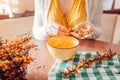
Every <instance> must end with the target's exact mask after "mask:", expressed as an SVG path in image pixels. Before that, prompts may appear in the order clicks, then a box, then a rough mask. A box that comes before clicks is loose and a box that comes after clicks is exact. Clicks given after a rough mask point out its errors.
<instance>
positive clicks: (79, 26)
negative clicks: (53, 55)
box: [71, 22, 93, 39]
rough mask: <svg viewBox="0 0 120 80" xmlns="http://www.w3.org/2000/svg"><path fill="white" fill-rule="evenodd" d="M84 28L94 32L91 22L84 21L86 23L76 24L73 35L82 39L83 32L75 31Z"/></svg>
mask: <svg viewBox="0 0 120 80" xmlns="http://www.w3.org/2000/svg"><path fill="white" fill-rule="evenodd" d="M80 29H82V30H84V31H86V32H92V31H93V26H92V24H91V23H87V22H84V23H80V24H78V25H76V26H75V28H74V29H73V31H72V32H71V35H72V36H74V37H76V38H78V39H81V38H82V37H84V35H83V34H81V33H79V32H78V33H77V32H75V30H80Z"/></svg>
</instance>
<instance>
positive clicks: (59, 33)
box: [58, 31, 70, 36]
mask: <svg viewBox="0 0 120 80" xmlns="http://www.w3.org/2000/svg"><path fill="white" fill-rule="evenodd" d="M58 35H59V36H64V35H66V36H67V35H70V33H68V32H63V31H58Z"/></svg>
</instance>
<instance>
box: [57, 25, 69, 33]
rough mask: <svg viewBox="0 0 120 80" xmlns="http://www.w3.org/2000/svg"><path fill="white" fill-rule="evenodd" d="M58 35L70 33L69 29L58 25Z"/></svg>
mask: <svg viewBox="0 0 120 80" xmlns="http://www.w3.org/2000/svg"><path fill="white" fill-rule="evenodd" d="M58 35H70V31H69V30H68V29H67V28H66V27H64V26H62V25H59V28H58Z"/></svg>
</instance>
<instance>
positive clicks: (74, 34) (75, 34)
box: [70, 32, 82, 39]
mask: <svg viewBox="0 0 120 80" xmlns="http://www.w3.org/2000/svg"><path fill="white" fill-rule="evenodd" d="M70 34H71V35H72V36H74V37H76V38H78V39H81V38H82V36H81V35H80V34H78V33H75V32H71V33H70Z"/></svg>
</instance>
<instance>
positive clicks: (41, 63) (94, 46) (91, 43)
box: [27, 40, 120, 80]
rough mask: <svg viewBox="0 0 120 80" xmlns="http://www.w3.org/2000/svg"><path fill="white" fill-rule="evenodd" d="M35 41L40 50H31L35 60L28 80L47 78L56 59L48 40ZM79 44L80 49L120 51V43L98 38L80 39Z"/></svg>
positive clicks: (29, 66) (29, 69) (31, 65)
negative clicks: (50, 49)
mask: <svg viewBox="0 0 120 80" xmlns="http://www.w3.org/2000/svg"><path fill="white" fill-rule="evenodd" d="M35 43H36V44H37V45H38V50H35V49H31V50H30V55H31V56H32V58H33V59H34V61H33V62H31V63H30V64H29V65H28V68H27V78H28V80H47V74H48V71H49V70H50V68H51V67H52V64H53V63H54V61H55V60H54V59H53V57H52V56H51V55H50V53H49V52H48V50H47V46H46V41H37V40H35ZM79 46H80V47H79V50H80V51H98V52H103V51H104V50H107V49H109V48H111V49H112V51H115V52H117V53H120V45H116V44H112V43H108V42H103V41H98V40H80V45H79Z"/></svg>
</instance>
